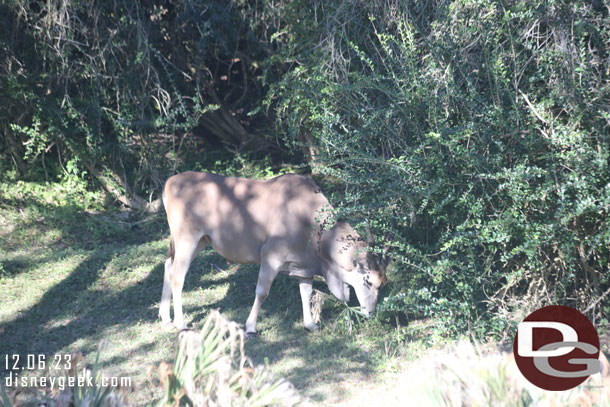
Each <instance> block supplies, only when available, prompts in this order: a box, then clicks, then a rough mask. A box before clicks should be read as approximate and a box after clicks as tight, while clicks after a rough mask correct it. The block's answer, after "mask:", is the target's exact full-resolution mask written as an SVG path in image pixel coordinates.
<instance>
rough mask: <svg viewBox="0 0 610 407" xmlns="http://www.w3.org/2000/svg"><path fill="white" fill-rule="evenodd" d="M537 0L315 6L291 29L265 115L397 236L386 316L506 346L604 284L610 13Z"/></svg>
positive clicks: (608, 231) (350, 202) (351, 1)
mask: <svg viewBox="0 0 610 407" xmlns="http://www.w3.org/2000/svg"><path fill="white" fill-rule="evenodd" d="M534 3H535V4H532V2H525V1H512V2H508V3H497V2H487V1H452V2H424V3H422V2H416V1H407V2H398V1H397V2H372V3H366V4H365V3H363V2H360V1H356V0H342V1H332V2H317V3H315V5H314V6H313V7H309V8H308V10H309V13H308V14H306V15H305V16H303V15H302V14H301V15H300V20H298V21H296V22H293V24H292V26H291V27H290V32H291V33H295V34H296V33H299V36H298V37H296V36H295V37H290V38H289V39H287V40H286V41H287V42H289V44H291V45H292V47H289V46H286V48H285V49H287V50H288V51H287V54H286V55H285V57H286V58H287V59H288V58H290V59H291V60H298V61H299V64H298V66H296V67H295V68H294V69H292V70H290V71H289V72H287V73H286V74H285V75H284V77H283V79H282V80H281V81H280V82H278V83H276V84H274V85H273V86H272V90H271V92H270V93H269V98H268V103H269V104H270V105H273V106H275V107H276V109H277V111H278V113H279V119H278V120H279V123H280V126H283V127H284V128H286V132H285V137H286V139H287V140H288V141H289V142H291V143H293V144H294V145H296V146H303V147H305V148H308V149H309V151H310V152H311V154H312V161H311V165H312V168H313V169H314V171H316V172H318V173H319V174H321V175H323V176H325V177H327V178H329V177H330V178H331V179H332V178H334V179H336V180H337V182H338V183H339V184H340V185H342V186H344V190H345V194H341V199H342V201H341V207H342V208H341V209H342V210H343V212H345V213H347V214H348V215H351V216H352V217H356V218H358V217H360V219H362V218H363V217H366V218H371V225H372V227H374V229H376V230H377V232H378V233H379V234H380V235H382V234H384V233H386V232H391V233H390V234H389V236H390V237H391V238H390V242H389V244H390V245H391V250H392V254H393V256H394V259H395V263H394V272H393V277H392V288H391V292H390V295H389V297H388V298H386V299H385V301H384V302H383V303H382V304H381V307H380V309H381V311H382V312H385V313H386V314H387V313H395V312H400V313H407V314H409V315H412V316H417V315H419V316H434V317H436V318H438V321H439V322H440V324H439V325H438V327H439V329H441V330H444V331H445V332H446V333H447V334H451V333H454V332H456V331H466V330H470V331H471V332H474V333H475V334H477V335H480V336H485V335H494V336H501V335H503V334H505V333H506V332H507V330H506V329H507V327H508V326H509V324H510V323H511V322H516V321H519V320H520V319H521V318H522V317H523V316H524V313H525V312H527V311H528V310H529V309H532V308H536V307H539V306H541V305H544V304H549V303H562V304H567V305H572V306H574V307H576V308H579V309H581V310H584V309H585V308H586V307H587V306H588V305H589V304H590V303H591V302H592V301H593V299H595V298H596V296H599V295H600V294H601V293H602V292H603V291H604V288H606V287H608V286H609V284H610V279H609V275H610V274H608V272H607V270H608V264H609V262H610V252H609V251H608V247H610V228H609V227H608V223H607V219H608V215H609V210H610V205H609V204H610V187H609V185H610V183H609V182H610V168H609V167H608V166H609V159H610V137H609V131H608V126H609V123H610V122H609V116H608V111H607V107H608V106H609V105H610V92H609V90H610V82H609V76H610V73H609V72H608V70H607V69H606V68H607V64H606V62H604V61H607V58H608V55H609V50H610V31H609V30H608V26H609V23H610V18H609V15H608V9H607V8H605V7H603V6H602V5H601V3H599V4H598V3H596V2H593V3H591V2H584V1H576V2H562V1H551V2H546V1H545V2H542V1H537V2H534ZM300 6H302V4H300V3H297V4H295V5H294V6H293V7H294V8H293V9H292V11H293V12H295V13H296V12H297V11H296V10H297V8H299V7H300ZM299 10H301V9H300V8H299ZM299 12H301V11H299ZM392 221H393V222H395V226H394V227H392ZM601 309H602V308H601V307H600V306H597V307H594V309H593V310H589V311H590V313H589V315H590V316H591V318H592V319H594V320H597V319H598V318H599V315H600V311H601Z"/></svg>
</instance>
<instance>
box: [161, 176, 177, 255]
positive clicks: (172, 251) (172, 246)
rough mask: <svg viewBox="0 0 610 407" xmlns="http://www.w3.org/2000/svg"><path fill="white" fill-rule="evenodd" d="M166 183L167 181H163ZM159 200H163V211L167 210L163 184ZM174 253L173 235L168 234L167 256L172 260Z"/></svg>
mask: <svg viewBox="0 0 610 407" xmlns="http://www.w3.org/2000/svg"><path fill="white" fill-rule="evenodd" d="M165 182H166V183H167V181H165ZM161 200H162V201H163V206H164V207H165V211H166V212H167V202H166V201H167V198H166V197H165V185H163V193H162V194H161ZM175 254H176V248H175V247H174V237H173V236H172V235H171V234H170V236H169V249H168V251H167V257H169V258H170V259H172V262H173V261H174V255H175Z"/></svg>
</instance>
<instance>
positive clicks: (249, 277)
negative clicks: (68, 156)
mask: <svg viewBox="0 0 610 407" xmlns="http://www.w3.org/2000/svg"><path fill="white" fill-rule="evenodd" d="M24 189H25V190H26V191H27V187H23V186H21V189H20V190H18V191H15V190H10V189H6V188H4V189H3V190H0V192H2V195H3V196H2V200H1V202H2V203H1V204H0V292H2V293H3V300H2V307H1V308H0V344H1V348H0V354H1V356H2V366H1V367H0V375H2V374H6V372H4V370H5V366H4V355H7V354H8V355H12V354H20V355H27V354H46V355H47V360H50V359H52V357H53V355H56V354H57V355H59V354H68V353H82V354H83V355H85V357H86V359H87V361H88V362H89V363H92V362H93V361H94V359H95V355H96V352H97V348H98V345H99V343H100V342H101V341H105V342H106V346H105V350H104V352H103V353H102V355H101V359H100V361H101V365H102V370H103V371H104V372H105V374H107V375H121V376H128V377H131V378H132V382H133V384H134V388H133V389H132V390H131V391H130V394H128V398H129V400H130V402H132V403H134V404H136V405H147V404H151V403H153V402H154V401H156V400H158V399H159V398H160V395H161V389H160V388H159V387H155V386H152V385H151V384H150V383H149V381H148V377H147V372H148V370H149V368H151V367H152V368H156V367H157V366H159V364H160V363H161V362H162V361H167V362H171V361H172V360H174V358H175V356H176V344H177V341H176V336H177V332H175V331H169V332H168V331H165V330H163V329H161V325H160V323H159V320H158V317H157V312H158V305H159V300H160V296H161V288H162V278H163V263H164V261H165V257H166V253H167V244H168V238H167V233H168V232H167V226H166V223H165V219H164V216H163V214H160V215H157V216H153V217H152V218H149V219H147V220H146V221H145V222H141V223H138V224H137V226H136V227H132V225H133V224H134V223H135V222H136V221H140V220H141V219H140V218H137V217H132V216H131V215H130V214H128V213H123V212H105V211H103V210H100V209H94V210H92V209H91V208H84V207H82V206H79V205H78V204H76V205H75V204H72V205H70V204H68V205H66V204H64V205H55V204H54V203H53V202H54V201H53V192H49V193H48V195H47V196H44V197H43V198H39V197H35V196H32V195H28V194H26V193H23V190H24ZM214 264H215V265H218V266H219V267H220V268H222V269H223V270H224V271H219V270H218V269H217V268H216V267H214ZM257 274H258V267H257V266H256V265H228V264H227V263H226V262H225V260H224V259H223V258H222V257H220V256H219V255H217V254H215V253H214V252H213V251H212V250H211V249H208V250H204V251H203V252H202V253H200V254H199V256H198V257H197V258H196V259H195V261H194V262H193V264H192V265H191V268H190V271H189V274H188V275H187V278H186V281H185V286H184V310H185V315H186V319H187V321H188V322H190V323H191V324H192V326H193V327H194V328H199V327H200V326H201V325H202V323H203V321H204V319H205V317H206V315H208V313H209V312H210V310H213V309H219V310H220V312H221V313H222V314H223V315H224V316H225V317H226V318H228V319H231V320H234V321H237V322H239V323H243V322H244V321H245V320H246V318H247V316H248V313H249V311H250V307H251V305H252V302H253V300H254V290H255V285H256V279H257ZM315 286H316V288H318V289H321V290H324V289H325V284H324V283H323V282H322V281H316V282H315ZM340 312H341V311H340V310H337V309H334V308H332V307H329V308H327V309H325V310H324V312H323V320H322V330H321V331H319V332H316V333H307V332H306V331H305V330H304V328H303V326H302V311H301V305H300V297H299V290H298V282H297V281H296V280H294V279H291V278H288V277H285V276H278V278H277V279H276V281H275V282H274V284H273V287H272V289H271V294H270V296H269V298H268V300H267V302H266V303H265V304H264V306H263V309H262V311H261V314H260V316H259V325H258V328H259V331H260V332H261V333H260V335H259V336H258V337H257V338H255V339H253V340H250V341H248V342H247V344H246V354H247V355H248V356H249V357H250V358H251V359H252V360H253V362H254V363H255V364H257V365H258V364H265V365H268V367H269V369H270V371H271V373H272V374H273V375H277V376H278V377H279V376H282V377H284V378H286V379H288V380H289V381H291V382H292V383H293V384H294V385H295V387H296V388H297V389H298V390H299V392H300V393H301V394H302V395H303V396H305V397H307V398H308V399H309V400H311V402H312V403H313V404H318V405H326V404H328V403H333V402H339V401H342V400H344V399H346V398H347V397H349V394H350V392H351V389H353V387H354V386H355V385H356V387H357V383H360V382H362V383H365V382H366V383H369V382H371V381H372V380H374V378H375V377H376V375H378V374H380V372H383V371H384V370H388V369H391V368H392V362H391V360H392V359H393V358H395V357H397V356H399V355H404V354H405V353H408V349H409V348H408V347H406V348H405V349H406V350H407V351H405V350H404V349H402V347H403V346H405V342H404V339H405V337H404V336H401V337H402V339H403V341H402V342H401V340H398V341H393V340H392V338H391V337H389V336H388V335H387V334H385V333H382V332H383V331H384V329H385V330H387V327H385V328H384V327H381V326H380V325H379V323H378V322H376V321H370V322H368V323H365V324H364V326H361V327H360V328H359V329H358V330H357V334H353V335H351V336H346V335H345V334H344V333H343V332H341V330H340V329H338V328H337V327H336V326H335V324H333V323H332V322H333V320H335V319H336V318H337V317H339V316H340ZM388 347H390V349H389V350H388ZM22 357H24V356H22Z"/></svg>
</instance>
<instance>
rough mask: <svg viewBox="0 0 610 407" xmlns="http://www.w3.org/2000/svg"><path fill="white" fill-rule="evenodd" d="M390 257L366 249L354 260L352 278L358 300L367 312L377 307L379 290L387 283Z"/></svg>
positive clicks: (371, 311)
mask: <svg viewBox="0 0 610 407" xmlns="http://www.w3.org/2000/svg"><path fill="white" fill-rule="evenodd" d="M389 262H390V260H389V258H388V257H387V256H386V255H385V253H384V254H376V253H371V252H370V251H366V252H364V253H362V254H361V255H359V256H358V258H357V259H356V260H355V261H354V265H355V269H354V271H353V272H352V273H353V276H352V278H351V279H350V280H351V281H350V285H351V286H352V287H354V291H356V296H357V297H358V302H359V303H360V307H361V308H362V312H364V313H365V314H368V315H370V314H372V313H373V312H375V308H376V307H377V299H378V297H379V290H380V289H381V287H383V286H384V285H385V284H386V283H387V281H388V280H387V278H386V267H387V265H388V264H389Z"/></svg>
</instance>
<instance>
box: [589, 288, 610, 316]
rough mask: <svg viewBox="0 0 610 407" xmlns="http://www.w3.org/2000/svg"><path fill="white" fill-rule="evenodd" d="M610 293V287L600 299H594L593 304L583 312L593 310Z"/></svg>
mask: <svg viewBox="0 0 610 407" xmlns="http://www.w3.org/2000/svg"><path fill="white" fill-rule="evenodd" d="M608 294H610V287H609V288H608V289H607V290H606V292H604V293H603V294H602V295H600V296H599V298H598V299H596V300H595V301H593V302H592V303H591V305H589V306H588V307H587V308H586V309H585V310H584V311H583V314H586V313H587V312H589V311H591V310H592V309H593V308H594V307H595V306H596V305H597V304H598V303H599V302H600V301H601V300H603V299H604V298H605V297H606V296H607V295H608Z"/></svg>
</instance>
